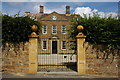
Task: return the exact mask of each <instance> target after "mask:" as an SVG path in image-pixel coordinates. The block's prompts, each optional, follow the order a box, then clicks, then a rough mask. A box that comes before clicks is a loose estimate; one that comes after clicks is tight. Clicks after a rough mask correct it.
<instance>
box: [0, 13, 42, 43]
mask: <svg viewBox="0 0 120 80" xmlns="http://www.w3.org/2000/svg"><path fill="white" fill-rule="evenodd" d="M32 25H37V26H38V30H40V26H41V24H40V23H39V22H37V21H34V20H32V19H30V18H28V17H23V16H22V17H19V16H17V15H15V16H14V17H12V16H8V15H2V42H3V43H6V42H10V43H20V42H26V41H28V39H29V38H28V36H29V35H30V34H31V32H32V30H31V26H32ZM39 32H40V31H37V33H39Z"/></svg>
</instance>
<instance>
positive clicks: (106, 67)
mask: <svg viewBox="0 0 120 80" xmlns="http://www.w3.org/2000/svg"><path fill="white" fill-rule="evenodd" d="M105 49H106V47H105V46H102V45H92V44H90V43H85V51H86V65H87V74H90V75H101V76H118V70H119V68H120V66H119V63H120V60H119V59H120V58H119V56H117V55H115V56H114V60H113V55H112V54H109V55H108V59H106V60H105V59H103V57H104V52H105V51H104V50H105ZM97 57H99V58H97ZM112 60H113V61H112ZM119 71H120V70H119Z"/></svg>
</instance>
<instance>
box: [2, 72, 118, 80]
mask: <svg viewBox="0 0 120 80" xmlns="http://www.w3.org/2000/svg"><path fill="white" fill-rule="evenodd" d="M2 80H119V79H118V78H116V77H111V76H106V77H104V76H101V77H100V76H91V75H85V76H83V75H77V73H76V72H69V73H68V72H66V73H63V72H59V73H58V72H57V73H56V72H53V73H51V72H50V73H45V72H41V73H37V74H36V75H30V74H29V75H28V74H20V73H16V74H14V73H11V74H8V73H3V79H2Z"/></svg>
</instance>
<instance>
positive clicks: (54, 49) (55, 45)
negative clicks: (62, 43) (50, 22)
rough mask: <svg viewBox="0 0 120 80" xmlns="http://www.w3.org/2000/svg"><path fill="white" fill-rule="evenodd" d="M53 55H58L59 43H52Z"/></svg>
mask: <svg viewBox="0 0 120 80" xmlns="http://www.w3.org/2000/svg"><path fill="white" fill-rule="evenodd" d="M52 54H57V41H52Z"/></svg>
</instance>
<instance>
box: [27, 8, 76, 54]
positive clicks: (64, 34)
mask: <svg viewBox="0 0 120 80" xmlns="http://www.w3.org/2000/svg"><path fill="white" fill-rule="evenodd" d="M25 15H26V16H29V17H30V18H32V19H35V20H37V21H39V22H41V23H42V34H40V35H39V46H38V51H39V53H47V54H48V53H52V54H59V53H74V50H73V49H70V44H71V43H72V42H73V41H71V40H70V39H68V35H69V33H68V30H69V28H70V24H71V20H72V14H70V6H66V13H65V14H59V13H57V12H55V11H54V12H52V13H50V14H47V13H44V6H40V12H39V13H30V12H26V14H25Z"/></svg>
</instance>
